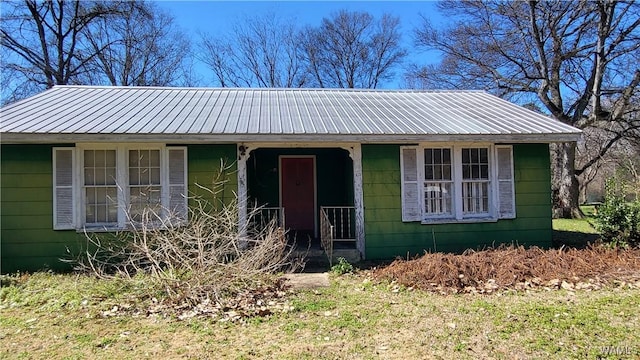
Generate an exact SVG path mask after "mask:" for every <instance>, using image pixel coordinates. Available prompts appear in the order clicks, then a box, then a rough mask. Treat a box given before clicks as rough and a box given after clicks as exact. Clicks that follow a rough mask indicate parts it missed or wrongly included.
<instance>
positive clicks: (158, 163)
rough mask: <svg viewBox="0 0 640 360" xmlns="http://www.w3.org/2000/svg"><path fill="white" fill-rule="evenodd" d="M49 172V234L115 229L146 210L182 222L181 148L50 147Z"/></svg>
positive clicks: (183, 175) (184, 204) (184, 214)
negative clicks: (51, 198) (51, 226)
mask: <svg viewBox="0 0 640 360" xmlns="http://www.w3.org/2000/svg"><path fill="white" fill-rule="evenodd" d="M76 159H78V160H77V161H76ZM53 173H54V178H53V191H54V214H53V222H54V229H60V230H63V229H77V230H80V229H92V230H98V231H101V230H118V229H122V228H126V227H127V226H128V225H127V224H131V223H134V222H139V221H142V220H143V214H144V213H145V212H146V211H151V212H152V213H155V214H158V215H160V216H176V217H177V218H178V219H180V220H181V221H182V220H186V219H187V148H186V147H165V146H161V145H144V146H129V145H124V144H121V145H86V144H80V145H78V146H77V147H75V148H71V147H70V148H54V151H53ZM150 220H152V219H150ZM152 221H153V220H152ZM158 224H160V223H158Z"/></svg>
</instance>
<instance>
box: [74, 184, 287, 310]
mask: <svg viewBox="0 0 640 360" xmlns="http://www.w3.org/2000/svg"><path fill="white" fill-rule="evenodd" d="M222 178H223V177H222V176H220V175H219V176H218V177H217V178H216V179H214V182H213V186H212V187H211V188H206V187H202V186H200V188H201V189H203V190H207V191H206V192H207V198H206V199H205V198H204V197H201V196H199V197H193V198H191V199H190V203H191V204H190V207H189V217H188V221H184V220H181V219H180V218H179V217H177V216H171V215H169V216H166V215H164V214H166V212H167V210H166V209H164V214H158V213H156V212H154V211H153V210H152V209H149V210H147V211H145V212H144V213H143V214H142V217H141V219H139V221H131V222H130V223H131V225H130V228H129V229H127V231H121V232H118V233H113V234H96V233H87V234H86V239H87V247H86V249H84V251H83V253H82V254H81V255H80V256H79V257H78V258H77V259H74V264H75V268H76V269H77V270H81V271H88V272H90V273H92V274H95V275H97V276H98V277H101V278H114V277H117V278H123V279H125V280H126V279H129V280H130V281H134V282H135V281H136V277H137V276H138V275H144V277H145V279H147V281H146V283H145V285H146V286H147V287H148V289H147V292H148V294H150V296H149V297H150V298H151V297H152V295H151V294H158V293H160V294H163V295H164V298H165V299H166V300H167V301H168V302H170V303H173V304H188V305H197V304H202V303H210V302H212V303H216V304H220V305H222V306H224V304H225V301H227V300H228V299H231V298H234V297H235V296H237V295H238V294H240V293H244V292H247V291H251V290H253V289H259V288H263V287H265V286H275V285H277V284H278V280H277V278H276V277H275V276H273V275H274V274H276V273H278V272H281V271H292V270H293V269H294V268H295V267H296V266H297V265H299V264H298V261H297V259H295V258H293V257H292V256H291V255H292V250H293V245H291V244H288V242H287V239H286V236H285V232H284V230H283V229H282V228H280V227H279V226H277V223H276V221H275V220H274V221H270V222H268V223H267V224H264V223H261V224H259V226H256V222H255V221H251V219H252V217H253V216H255V215H256V214H258V213H259V211H260V209H259V208H258V209H255V210H253V211H250V213H249V214H248V221H247V222H246V225H244V226H239V225H238V224H239V220H238V206H237V199H232V200H227V201H223V200H221V199H220V196H219V194H220V193H221V189H222V188H223V186H224V181H221V180H220V179H222ZM252 224H253V225H252ZM154 296H155V295H154Z"/></svg>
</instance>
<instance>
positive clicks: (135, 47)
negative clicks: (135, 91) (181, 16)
mask: <svg viewBox="0 0 640 360" xmlns="http://www.w3.org/2000/svg"><path fill="white" fill-rule="evenodd" d="M118 10H119V14H120V15H119V16H117V17H112V18H104V17H103V18H100V19H98V20H97V21H95V22H94V23H93V24H91V26H88V27H86V28H85V29H84V32H83V35H84V37H85V41H86V42H87V44H88V45H89V47H90V48H91V49H92V51H91V52H89V53H88V55H89V57H90V58H89V59H87V61H86V66H87V67H88V68H90V69H91V70H92V71H88V72H86V74H85V76H86V81H85V82H86V83H89V84H109V85H114V86H115V85H123V86H168V85H176V84H184V82H185V81H184V79H185V76H186V75H187V72H188V64H187V63H186V62H187V61H188V60H189V59H188V56H189V54H190V44H189V41H188V39H187V38H186V37H185V36H184V34H183V33H182V32H181V31H180V30H179V29H177V28H176V26H175V24H174V19H173V18H172V17H171V16H170V15H168V14H167V13H165V12H162V11H161V10H160V9H159V8H158V7H157V6H156V5H154V4H152V3H149V2H145V1H139V0H136V1H130V2H123V3H121V4H119V9H118ZM83 60H84V59H83Z"/></svg>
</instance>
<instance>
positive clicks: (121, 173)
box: [53, 143, 187, 232]
mask: <svg viewBox="0 0 640 360" xmlns="http://www.w3.org/2000/svg"><path fill="white" fill-rule="evenodd" d="M58 150H72V151H73V169H72V171H73V195H72V196H73V199H74V200H73V214H74V215H73V219H74V221H73V224H66V225H65V226H54V229H56V230H64V229H75V230H77V231H91V232H99V231H116V230H124V229H127V228H130V227H131V226H132V223H131V222H130V221H129V219H128V218H127V210H128V209H129V206H130V191H129V189H130V187H129V151H130V150H159V151H160V187H161V195H160V196H161V204H162V207H163V209H169V208H170V204H171V202H172V200H173V201H174V202H175V199H171V193H170V191H171V189H170V188H171V187H175V186H178V187H180V186H182V187H183V188H184V191H183V192H184V193H185V194H184V202H183V204H180V209H178V210H179V211H180V215H181V216H184V217H185V219H184V220H186V206H187V205H186V204H187V198H186V187H187V148H186V147H184V146H166V145H165V144H155V143H149V144H77V145H76V146H75V147H58V148H54V153H53V166H54V174H55V171H56V169H55V167H56V166H57V164H56V154H57V151H58ZM85 150H115V151H116V186H117V188H118V189H117V203H118V215H117V222H114V223H100V224H95V225H94V224H87V223H86V222H85V220H86V218H85V217H86V215H85V214H86V192H85V191H84V151H85ZM172 150H180V151H182V155H183V156H184V160H183V164H182V166H183V169H181V170H182V175H183V176H182V177H183V179H182V184H179V183H178V184H176V183H171V180H170V172H171V171H172V169H170V163H169V152H170V151H172ZM174 170H175V169H174ZM56 190H57V188H56V184H55V183H54V224H55V221H56V218H57V214H56V202H57V198H56V192H55V191H56ZM183 207H184V209H182V208H183ZM166 215H167V213H166V210H163V216H166Z"/></svg>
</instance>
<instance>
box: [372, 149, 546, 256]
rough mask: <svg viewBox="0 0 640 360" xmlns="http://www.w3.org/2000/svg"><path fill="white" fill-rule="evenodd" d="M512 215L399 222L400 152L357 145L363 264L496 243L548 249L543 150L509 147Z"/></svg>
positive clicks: (544, 151) (544, 154) (458, 250)
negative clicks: (464, 221) (508, 217)
mask: <svg viewBox="0 0 640 360" xmlns="http://www.w3.org/2000/svg"><path fill="white" fill-rule="evenodd" d="M513 150H514V172H515V174H514V175H515V182H516V186H515V190H516V215H517V218H516V219H513V220H499V221H498V222H489V223H468V224H438V225H422V224H420V223H416V222H410V223H403V222H402V217H401V216H402V212H401V203H400V191H401V189H400V147H399V146H398V145H363V146H362V171H363V174H362V177H363V193H364V204H365V216H364V217H365V234H366V254H367V258H368V259H385V258H393V257H395V256H402V257H406V256H407V255H410V256H412V255H417V254H422V253H423V252H424V251H434V250H435V251H445V252H461V251H464V250H465V249H469V248H471V249H477V248H482V247H485V246H491V245H497V244H499V243H512V242H517V243H518V244H525V245H538V246H550V245H551V235H552V230H551V190H550V170H549V169H550V168H549V149H548V146H547V145H546V144H520V145H514V147H513Z"/></svg>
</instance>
